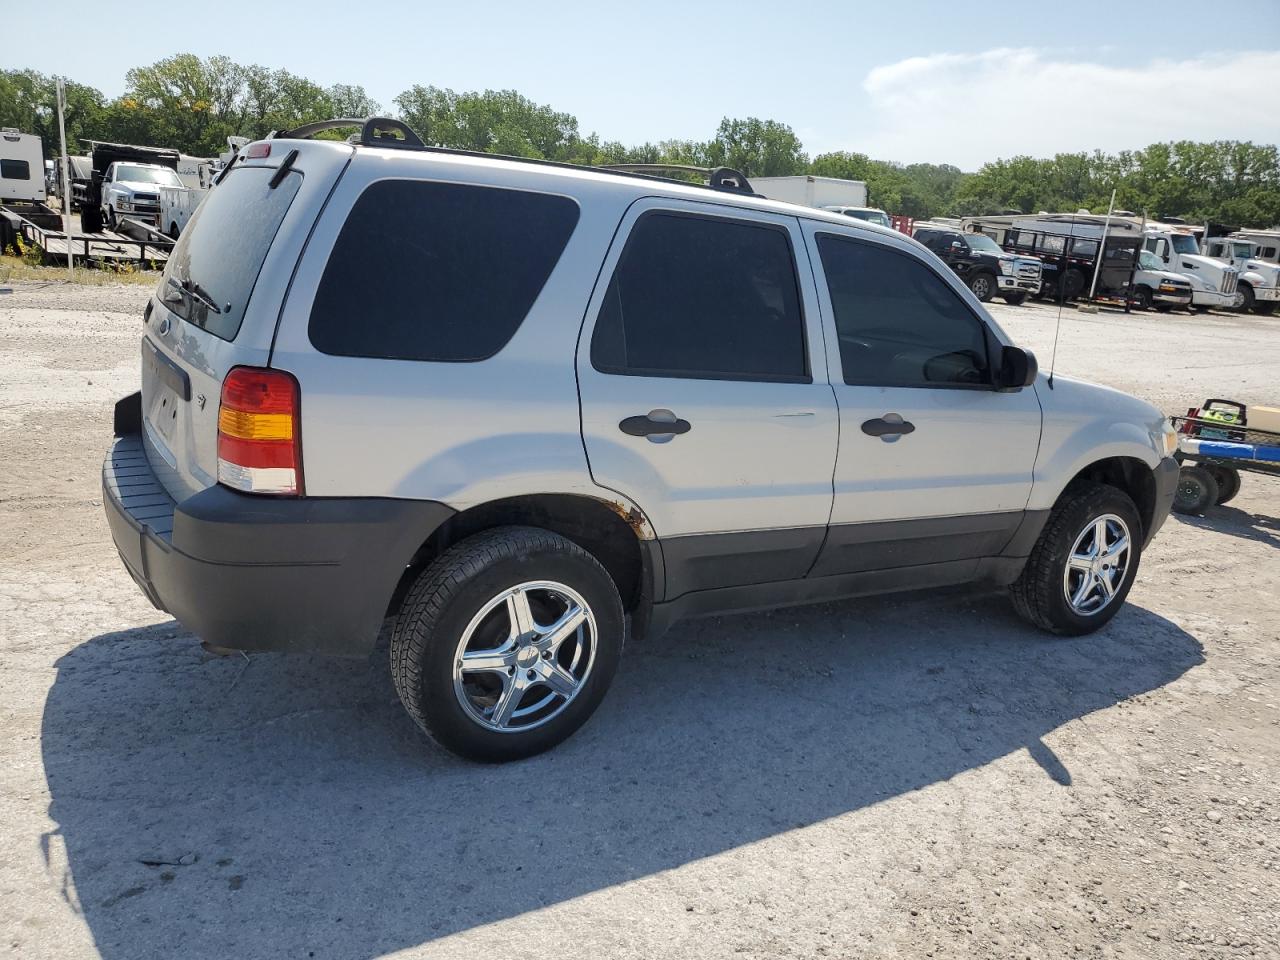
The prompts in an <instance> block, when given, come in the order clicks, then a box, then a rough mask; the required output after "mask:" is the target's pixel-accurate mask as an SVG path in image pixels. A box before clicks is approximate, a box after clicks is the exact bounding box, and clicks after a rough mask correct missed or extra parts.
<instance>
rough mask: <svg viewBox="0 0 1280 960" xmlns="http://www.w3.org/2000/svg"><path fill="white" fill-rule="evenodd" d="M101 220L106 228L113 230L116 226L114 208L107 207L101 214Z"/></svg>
mask: <svg viewBox="0 0 1280 960" xmlns="http://www.w3.org/2000/svg"><path fill="white" fill-rule="evenodd" d="M102 222H103V223H105V224H106V225H107V229H108V230H115V228H116V212H115V210H113V209H112V208H111V207H107V209H106V211H105V212H104V213H103V215H102Z"/></svg>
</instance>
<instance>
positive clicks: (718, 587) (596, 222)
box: [102, 118, 1178, 761]
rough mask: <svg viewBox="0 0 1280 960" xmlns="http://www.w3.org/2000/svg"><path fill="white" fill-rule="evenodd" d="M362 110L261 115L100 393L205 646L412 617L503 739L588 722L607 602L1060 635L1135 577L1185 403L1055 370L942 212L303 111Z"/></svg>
mask: <svg viewBox="0 0 1280 960" xmlns="http://www.w3.org/2000/svg"><path fill="white" fill-rule="evenodd" d="M350 123H351V121H349V120H339V121H332V122H319V123H314V124H308V125H305V126H303V127H301V128H298V129H296V130H292V131H285V132H282V133H280V134H278V135H277V136H275V137H272V138H270V139H266V140H260V141H256V142H254V143H251V144H249V145H248V146H247V147H246V148H245V149H244V150H243V151H242V152H241V153H240V156H239V158H238V159H237V160H236V162H235V163H234V164H232V165H231V166H230V167H229V168H228V169H227V171H226V172H225V174H224V175H223V177H222V179H221V180H220V182H219V183H218V185H217V186H216V187H215V188H214V189H213V190H212V191H210V193H209V195H208V197H207V198H206V199H205V201H204V202H203V203H202V204H201V205H200V208H199V209H198V210H197V211H196V214H195V216H194V217H193V218H192V220H191V223H190V224H189V225H188V227H187V229H186V230H185V231H184V232H183V234H182V238H181V239H180V240H179V241H178V243H177V244H176V245H175V247H174V250H173V254H172V256H171V258H170V260H169V262H168V265H167V267H166V269H165V273H164V277H163V280H162V281H161V283H160V284H159V286H158V288H157V290H156V292H155V294H154V296H153V297H152V298H151V300H150V301H149V302H148V304H147V306H146V309H145V311H144V314H143V321H144V326H143V339H142V343H141V351H142V389H141V392H139V393H135V394H133V395H131V396H129V397H126V398H124V399H123V400H121V401H120V402H119V403H118V404H117V405H116V408H115V424H114V426H115V433H116V439H115V440H114V441H113V442H112V444H111V446H110V450H109V451H108V454H107V457H106V460H105V462H104V464H103V472H102V483H103V490H104V508H105V512H106V515H107V521H108V523H109V525H110V528H111V533H112V536H113V539H114V541H115V544H116V546H117V548H118V550H119V553H120V557H121V560H122V561H123V564H124V566H125V569H126V570H127V571H128V572H129V573H130V575H131V576H132V577H133V578H134V580H135V581H136V582H137V584H138V585H139V587H140V588H141V589H142V591H143V592H144V593H145V594H146V596H147V597H148V598H149V599H150V600H151V602H152V603H154V604H155V605H156V606H157V607H158V608H160V609H163V610H166V611H168V612H169V613H170V614H172V615H173V616H174V617H175V618H176V619H178V620H179V621H180V622H181V623H183V624H184V625H185V626H186V627H187V628H188V629H190V630H191V631H192V632H194V633H195V634H197V635H198V636H200V637H202V638H204V639H205V640H206V641H207V642H208V643H209V644H210V645H212V646H215V647H223V648H230V649H238V650H250V651H256V650H281V651H304V652H312V653H325V654H338V655H347V656H366V655H368V654H369V653H370V652H372V651H373V650H374V648H375V642H376V640H377V637H378V635H379V631H380V628H381V627H382V625H383V622H384V618H386V617H391V618H394V627H393V629H392V633H391V641H390V644H391V648H390V656H391V672H392V676H393V678H394V682H395V686H396V690H397V692H398V693H399V696H400V698H401V700H402V702H403V704H404V706H405V708H406V709H407V711H408V713H409V715H410V716H411V717H412V718H413V720H414V721H415V722H416V723H417V724H418V725H419V726H420V727H421V728H422V729H423V730H425V731H426V732H428V733H429V734H431V735H432V736H433V737H435V738H436V740H438V741H439V742H440V743H441V744H443V745H444V746H445V747H447V748H449V749H450V750H453V751H455V752H457V753H459V754H461V755H463V756H466V757H471V758H475V759H480V760H488V761H497V760H509V759H514V758H518V757H525V756H529V755H531V754H534V753H537V752H539V751H542V750H545V749H548V748H549V747H552V746H554V745H555V744H557V743H559V742H560V741H562V740H564V739H565V738H566V737H567V736H569V735H570V734H571V733H573V732H574V731H575V730H576V729H578V728H579V727H580V726H581V725H582V724H583V723H584V722H585V721H586V720H587V718H588V717H589V716H590V715H591V714H592V713H593V711H594V710H595V709H596V707H597V706H598V705H599V704H600V702H601V700H602V698H603V697H604V695H605V691H606V690H607V688H608V687H609V684H610V682H611V680H612V678H613V675H614V672H615V670H616V669H617V666H618V663H619V658H620V656H621V654H622V647H623V639H624V636H625V635H626V634H627V633H630V634H631V635H632V637H641V636H644V635H646V634H649V635H656V634H658V633H660V632H661V631H662V630H663V629H665V627H666V626H667V625H668V624H670V623H671V622H672V621H673V620H675V619H678V618H681V617H687V616H695V615H702V614H711V613H720V612H726V611H735V610H738V611H740V610H754V609H763V608H771V607H779V606H786V605H789V604H798V603H812V602H816V601H825V600H831V599H834V598H840V597H851V596H859V595H864V594H873V593H883V592H889V591H895V590H909V589H920V588H936V587H942V586H948V585H954V584H985V585H999V586H1004V587H1007V588H1008V589H1009V591H1010V593H1011V595H1012V599H1013V603H1014V606H1015V608H1016V609H1017V610H1018V612H1019V613H1020V614H1021V615H1022V616H1023V617H1025V618H1026V619H1027V620H1028V621H1029V622H1030V623H1032V624H1034V625H1036V626H1037V627H1039V628H1041V629H1044V630H1047V631H1050V632H1053V633H1058V634H1065V635H1080V634H1086V633H1090V632H1092V631H1095V630H1097V629H1099V628H1100V627H1102V626H1103V625H1104V624H1106V623H1107V622H1108V621H1109V620H1110V619H1111V618H1112V617H1113V616H1115V614H1116V613H1117V612H1118V611H1119V610H1120V609H1121V606H1122V605H1123V603H1124V601H1125V597H1126V596H1127V594H1128V592H1129V589H1130V588H1131V586H1132V585H1133V582H1134V578H1135V576H1136V575H1137V572H1138V566H1139V562H1140V560H1141V557H1142V552H1143V550H1144V549H1145V548H1146V546H1147V545H1148V544H1149V543H1150V542H1151V538H1152V537H1153V536H1154V535H1155V533H1156V531H1157V530H1159V528H1160V526H1161V524H1163V523H1164V521H1165V519H1166V517H1167V515H1168V513H1169V509H1170V505H1171V502H1172V498H1173V493H1174V485H1175V482H1176V478H1177V472H1178V467H1177V463H1176V461H1175V460H1174V459H1173V458H1172V456H1171V454H1172V453H1173V452H1174V450H1175V449H1176V445H1177V437H1176V434H1175V433H1174V432H1173V430H1172V428H1171V427H1170V426H1169V424H1168V422H1167V421H1166V420H1165V418H1164V416H1163V414H1162V413H1161V412H1160V411H1159V410H1157V409H1155V408H1154V407H1152V406H1150V405H1149V404H1147V403H1144V402H1143V401H1141V400H1138V399H1135V398H1133V397H1130V396H1126V395H1125V394H1122V393H1120V392H1118V391H1115V390H1111V389H1107V388H1105V387H1098V386H1092V385H1089V384H1086V383H1083V382H1080V381H1076V380H1072V379H1070V378H1068V377H1064V376H1060V375H1056V374H1055V375H1052V376H1045V375H1043V374H1041V373H1039V372H1038V371H1037V365H1036V361H1035V358H1034V357H1033V356H1032V355H1031V354H1030V353H1029V352H1028V351H1026V350H1024V349H1022V348H1020V347H1018V346H1017V345H1016V344H1015V343H1013V341H1012V340H1011V339H1010V337H1009V336H1008V334H1007V333H1005V331H1004V330H1003V329H1001V327H1000V326H999V325H998V324H997V323H996V322H995V321H994V320H993V319H992V317H991V316H990V315H989V314H988V313H987V312H986V310H985V308H984V307H983V305H982V304H981V302H980V301H978V300H977V298H975V297H974V296H973V294H972V292H971V291H970V290H969V288H968V287H967V286H966V285H965V284H964V283H962V282H961V281H960V279H959V278H958V277H957V276H956V275H955V273H954V272H952V271H951V270H949V269H948V268H947V267H946V265H945V264H943V263H942V262H941V261H940V260H939V259H938V258H937V257H936V256H935V255H934V254H932V253H930V252H929V251H928V250H927V249H926V248H925V247H924V246H922V245H921V244H919V243H917V242H916V241H914V240H912V239H910V238H909V237H905V236H903V235H901V234H899V233H896V232H892V231H887V230H884V229H882V228H880V227H876V226H874V225H872V224H868V223H863V222H862V221H859V220H856V219H852V218H850V217H845V216H840V215H837V214H832V213H827V212H824V211H822V210H818V209H802V208H799V207H797V206H795V205H793V204H787V203H778V202H774V201H770V200H766V199H763V198H760V197H758V196H756V195H755V190H754V189H753V186H752V184H751V182H750V181H749V180H748V179H747V178H746V177H745V176H743V175H742V174H741V173H739V172H737V171H733V170H728V169H724V168H720V169H716V170H709V171H705V175H706V183H703V184H694V183H685V182H679V181H676V180H669V179H663V178H659V177H656V176H648V175H641V174H635V173H624V172H618V171H612V170H607V169H603V168H591V167H581V166H573V165H566V164H558V163H553V162H549V161H538V160H528V159H524V158H514V157H499V156H493V155H489V154H480V153H468V152H463V151H454V150H447V149H440V148H429V147H426V146H423V144H422V142H421V140H420V139H419V138H418V137H417V136H416V135H415V134H414V133H413V131H412V130H410V129H409V128H408V127H407V126H406V125H405V124H404V123H402V122H401V121H398V120H388V119H381V118H372V119H369V120H368V121H366V122H365V123H364V125H363V127H362V128H361V130H360V132H359V133H358V134H356V135H354V136H353V137H352V138H351V139H350V140H348V141H345V142H341V141H334V140H318V139H313V138H314V136H315V134H317V133H320V132H322V131H324V130H326V129H331V128H336V127H339V126H346V125H349V124H350ZM228 236H234V237H235V238H236V241H237V242H235V243H227V242H226V238H227V237H228ZM460 411H465V414H466V415H465V416H462V415H460ZM651 694H652V695H654V696H661V695H662V693H661V691H651Z"/></svg>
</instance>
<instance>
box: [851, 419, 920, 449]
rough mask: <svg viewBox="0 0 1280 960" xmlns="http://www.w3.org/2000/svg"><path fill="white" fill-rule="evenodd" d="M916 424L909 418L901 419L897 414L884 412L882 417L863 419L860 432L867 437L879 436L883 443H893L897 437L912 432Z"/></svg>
mask: <svg viewBox="0 0 1280 960" xmlns="http://www.w3.org/2000/svg"><path fill="white" fill-rule="evenodd" d="M915 429H916V425H915V424H914V423H912V422H911V421H909V420H903V419H902V417H901V416H900V415H899V414H896V413H886V414H885V415H884V416H883V417H876V418H875V419H872V420H865V421H863V424H862V432H863V433H865V434H866V435H867V436H869V437H879V438H880V439H881V440H883V441H885V443H893V442H894V441H895V440H897V439H898V438H899V437H901V436H904V435H906V434H908V433H914V432H915Z"/></svg>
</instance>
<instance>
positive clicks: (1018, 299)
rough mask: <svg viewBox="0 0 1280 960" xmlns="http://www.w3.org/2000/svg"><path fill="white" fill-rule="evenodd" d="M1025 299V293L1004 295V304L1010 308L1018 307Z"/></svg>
mask: <svg viewBox="0 0 1280 960" xmlns="http://www.w3.org/2000/svg"><path fill="white" fill-rule="evenodd" d="M1026 299H1027V295H1026V294H1025V293H1006V294H1004V302H1005V303H1007V304H1008V305H1009V306H1011V307H1020V306H1022V304H1023V302H1024V301H1025V300H1026Z"/></svg>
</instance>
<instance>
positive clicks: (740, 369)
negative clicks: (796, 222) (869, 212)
mask: <svg viewBox="0 0 1280 960" xmlns="http://www.w3.org/2000/svg"><path fill="white" fill-rule="evenodd" d="M591 362H592V364H593V365H594V366H595V367H596V369H598V370H603V371H605V372H606V373H622V374H631V375H635V376H656V377H695V378H697V377H701V378H709V379H739V380H785V381H804V380H807V379H808V373H809V370H808V363H807V361H806V357H805V342H804V322H803V319H802V316H801V312H800V296H799V292H798V289H797V285H796V273H795V260H794V258H793V256H792V253H791V241H790V239H789V238H788V236H787V233H786V231H785V230H783V229H781V228H779V227H772V226H766V225H761V224H756V223H746V222H743V221H739V220H721V219H714V218H710V217H693V216H682V215H680V214H667V213H652V214H648V215H646V216H643V217H641V218H640V220H638V221H637V222H636V225H635V227H634V228H633V229H632V231H631V236H630V237H629V238H628V239H627V245H626V248H625V249H624V250H623V253H622V259H621V260H620V261H619V263H618V266H617V269H616V270H615V271H614V274H613V279H612V280H611V281H610V282H609V288H608V291H607V292H606V294H605V300H604V303H603V305H602V306H601V308H600V316H599V318H598V319H597V321H596V328H595V332H594V334H593V335H592V338H591Z"/></svg>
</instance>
